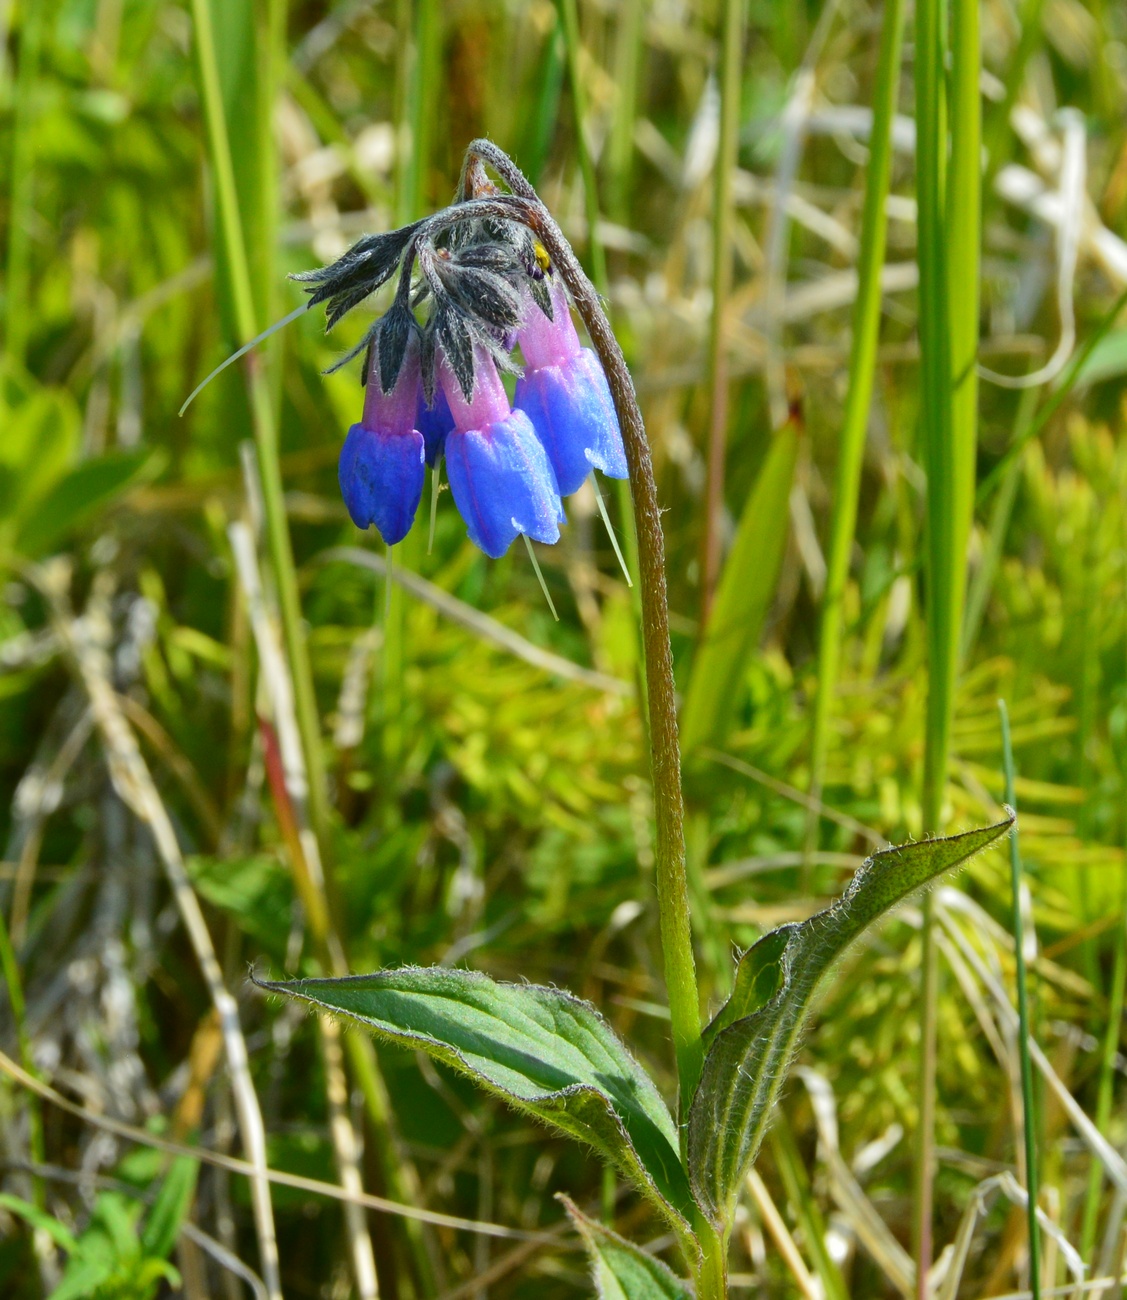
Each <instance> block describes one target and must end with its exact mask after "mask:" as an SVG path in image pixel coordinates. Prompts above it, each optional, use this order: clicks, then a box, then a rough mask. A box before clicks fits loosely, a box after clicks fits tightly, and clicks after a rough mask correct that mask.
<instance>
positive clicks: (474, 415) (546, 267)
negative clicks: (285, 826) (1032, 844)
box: [262, 140, 1013, 1300]
mask: <svg viewBox="0 0 1127 1300" xmlns="http://www.w3.org/2000/svg"><path fill="white" fill-rule="evenodd" d="M486 165H488V166H489V167H490V168H491V169H492V171H493V172H494V173H495V174H496V176H498V177H499V178H500V180H501V181H502V182H503V183H504V186H505V187H506V188H505V189H502V188H501V187H499V186H497V185H496V184H495V183H494V182H492V181H491V180H490V179H489V177H488V175H487V173H486V170H485V167H486ZM396 276H398V281H397V286H396V292H395V295H394V299H393V301H392V304H391V306H390V307H389V309H388V310H387V311H386V312H385V313H384V314H383V316H381V317H380V318H379V319H378V320H377V321H375V322H374V324H373V325H372V326H371V328H370V329H369V330H368V331H367V332H366V334H365V335H364V337H363V339H362V340H361V342H360V343H359V344H358V346H357V347H356V348H355V349H353V351H352V353H350V354H349V357H346V358H344V361H347V360H349V359H350V358H352V357H358V356H362V357H363V378H364V387H365V400H364V407H363V412H362V415H361V419H360V422H359V423H358V424H356V425H354V426H353V427H352V429H351V430H350V431H349V433H348V435H347V438H346V439H345V443H344V449H343V452H342V455H341V461H340V481H341V490H342V493H343V495H344V499H345V502H346V504H347V506H348V510H349V513H350V514H351V516H352V518H353V520H354V521H355V522H356V523H357V524H358V525H359V526H361V527H367V526H369V525H371V524H374V525H375V526H376V528H377V529H378V530H379V532H380V534H381V535H382V537H383V539H384V541H385V542H386V543H388V544H389V545H392V544H394V543H395V542H396V541H398V540H399V539H400V538H402V537H403V536H404V535H405V534H406V532H407V531H408V530H409V529H410V527H411V524H412V521H413V519H414V517H415V514H416V512H417V509H418V506H419V502H420V500H421V496H422V491H423V484H424V476H425V469H426V466H427V465H430V466H432V467H434V468H435V469H437V467H438V465H439V463H440V462H441V460H442V459H444V460H445V463H446V466H447V472H448V476H449V481H450V487H451V492H452V495H453V497H454V502H455V504H456V506H457V507H458V509H459V511H460V513H461V514H462V517H463V519H464V520H465V522H466V527H467V531H468V533H469V536H470V538H471V539H472V540H473V541H474V542H475V543H476V544H477V545H478V546H480V547H481V549H482V550H483V551H485V552H486V553H487V554H489V555H491V556H500V555H501V554H503V553H504V552H505V550H506V549H507V548H508V546H509V545H510V544H511V543H512V541H513V540H514V539H515V538H516V537H517V536H518V535H523V536H524V537H525V538H526V540H527V539H529V538H531V539H534V540H537V541H540V542H545V543H551V542H554V541H556V540H557V538H558V536H559V527H560V525H561V523H563V522H564V513H563V508H562V504H561V501H562V498H563V497H566V496H568V495H569V494H570V493H572V492H574V491H576V490H577V488H578V487H580V486H581V484H582V483H583V481H584V479H585V478H586V477H587V476H588V475H589V474H590V473H591V471H592V470H594V469H598V470H600V471H602V472H603V473H605V474H608V475H611V476H616V477H625V476H628V477H629V480H630V488H631V495H632V499H633V504H634V510H635V516H636V522H637V534H638V562H639V577H640V593H639V595H640V605H641V624H642V625H641V640H642V646H643V651H644V658H645V664H644V669H645V671H644V680H645V689H646V699H645V708H646V711H647V715H648V722H649V726H648V729H647V738H648V742H649V747H650V755H649V757H650V772H651V778H652V787H653V799H654V815H655V825H656V836H655V866H656V880H655V884H656V894H657V906H658V916H659V932H660V939H661V947H662V957H663V962H664V970H665V979H666V988H667V993H668V998H669V1012H670V1025H671V1037H672V1046H673V1050H674V1054H675V1057H676V1064H677V1074H678V1085H679V1086H678V1096H677V1097H676V1098H674V1099H667V1098H665V1097H663V1096H662V1095H661V1093H660V1091H659V1089H658V1087H657V1085H656V1084H655V1082H654V1081H653V1080H652V1079H651V1078H650V1077H649V1075H648V1074H647V1073H646V1071H645V1069H644V1068H643V1066H642V1065H641V1064H640V1063H639V1062H638V1061H637V1060H636V1059H635V1057H634V1056H633V1055H632V1054H631V1052H630V1050H629V1048H628V1047H627V1045H626V1044H625V1043H623V1042H622V1041H621V1039H620V1038H619V1037H618V1036H617V1034H616V1033H615V1032H614V1030H613V1029H612V1028H611V1026H610V1025H609V1024H608V1023H607V1021H606V1020H604V1018H603V1017H602V1016H601V1015H600V1013H599V1011H598V1009H597V1008H596V1007H594V1006H592V1005H591V1004H590V1003H587V1002H584V1001H581V1000H579V999H577V998H575V997H573V996H572V995H571V994H569V993H567V992H565V991H563V990H561V989H556V988H539V987H535V986H532V985H526V984H505V983H500V982H497V981H494V980H492V979H491V978H489V977H488V976H487V975H485V974H482V973H480V972H477V971H469V970H458V969H450V968H445V967H440V968H439V967H436V968H420V967H407V968H403V969H397V970H385V971H379V972H376V973H374V974H367V975H354V976H348V977H345V978H334V979H297V980H289V981H284V982H274V981H262V985H263V987H265V988H267V989H269V990H271V991H273V992H276V993H279V994H284V995H286V996H290V997H295V998H300V999H303V1000H305V1001H306V1002H308V1003H310V1004H312V1005H313V1006H314V1007H316V1008H318V1009H319V1010H322V1011H328V1012H330V1013H334V1014H337V1015H343V1016H347V1017H349V1018H350V1019H352V1020H355V1021H357V1022H359V1023H361V1024H363V1025H365V1026H367V1028H368V1029H369V1030H370V1031H371V1032H372V1033H373V1034H374V1035H375V1036H376V1037H377V1038H379V1039H381V1040H382V1041H384V1042H388V1043H393V1044H398V1045H401V1046H404V1047H407V1048H410V1049H412V1050H417V1051H423V1052H425V1053H427V1054H428V1055H429V1056H431V1057H433V1058H434V1059H436V1060H439V1061H442V1062H444V1063H445V1064H447V1065H448V1066H450V1067H451V1068H453V1069H455V1070H458V1071H460V1072H462V1073H463V1074H465V1075H467V1076H468V1077H469V1078H470V1079H472V1080H473V1081H474V1082H475V1083H477V1084H478V1085H479V1086H480V1087H482V1088H483V1089H484V1090H486V1091H487V1092H490V1093H492V1094H493V1095H495V1096H497V1097H500V1098H501V1099H503V1100H504V1101H505V1102H507V1103H508V1104H509V1105H511V1106H513V1107H514V1108H516V1109H517V1110H519V1111H522V1112H524V1113H525V1114H528V1115H530V1116H532V1117H534V1118H535V1119H537V1120H539V1121H541V1122H542V1123H544V1124H545V1125H546V1126H548V1127H549V1128H551V1129H554V1130H556V1131H558V1132H562V1133H564V1134H566V1135H568V1136H570V1137H572V1138H575V1139H577V1140H578V1141H580V1142H583V1143H585V1144H586V1145H588V1146H589V1147H591V1148H593V1149H594V1150H595V1152H596V1153H597V1154H598V1155H599V1157H600V1158H601V1159H603V1160H604V1161H605V1162H606V1163H607V1164H609V1165H610V1166H612V1167H613V1168H614V1169H615V1170H617V1171H618V1173H619V1174H620V1175H621V1176H622V1177H623V1178H625V1179H626V1180H628V1181H629V1182H630V1183H631V1184H632V1185H633V1187H634V1188H635V1189H636V1191H637V1193H638V1194H639V1195H640V1196H642V1197H643V1198H645V1199H646V1200H647V1201H648V1202H649V1203H650V1204H651V1205H652V1207H653V1208H654V1209H655V1210H656V1211H657V1213H658V1214H659V1215H660V1216H661V1217H662V1218H663V1219H664V1220H665V1222H666V1223H668V1225H669V1226H670V1228H671V1229H672V1231H673V1234H674V1237H675V1240H676V1242H677V1246H678V1248H679V1258H678V1259H677V1260H676V1261H674V1263H675V1265H676V1268H677V1270H678V1271H676V1272H674V1271H673V1270H671V1269H669V1268H667V1267H666V1266H665V1265H664V1264H662V1263H660V1262H659V1261H657V1260H656V1259H655V1258H654V1257H653V1256H652V1255H650V1254H648V1253H646V1252H645V1251H643V1250H642V1249H641V1248H640V1247H638V1246H635V1245H633V1244H631V1243H630V1242H628V1241H625V1240H624V1239H623V1238H621V1237H619V1236H617V1235H616V1234H615V1233H614V1232H612V1231H611V1230H610V1229H609V1228H607V1227H605V1226H602V1225H599V1224H597V1223H594V1222H592V1221H591V1220H589V1219H587V1218H586V1217H585V1216H584V1215H583V1214H582V1212H581V1211H580V1210H579V1209H578V1208H577V1207H576V1206H574V1205H573V1204H572V1203H571V1202H570V1201H566V1199H565V1204H566V1207H567V1210H568V1213H569V1214H570V1215H571V1216H572V1219H573V1221H574V1222H575V1225H576V1227H577V1229H578V1230H579V1232H580V1234H581V1235H582V1237H583V1240H584V1242H585V1244H586V1246H587V1247H588V1250H589V1252H590V1254H591V1258H592V1264H593V1270H594V1276H595V1279H596V1284H597V1287H598V1290H599V1292H600V1294H601V1295H604V1296H615V1297H619V1296H624V1297H626V1300H651V1298H655V1297H684V1296H688V1295H690V1294H692V1293H695V1294H696V1296H697V1297H698V1298H699V1300H719V1297H723V1296H725V1295H726V1294H727V1265H726V1259H727V1244H728V1237H729V1234H730V1232H731V1228H732V1225H733V1222H734V1218H735V1211H736V1206H737V1203H738V1200H739V1197H740V1194H741V1191H742V1189H743V1186H744V1183H745V1180H746V1177H747V1175H748V1173H749V1171H750V1170H751V1167H752V1165H753V1164H754V1162H755V1159H756V1156H757V1154H758V1151H759V1148H760V1145H761V1144H762V1141H763V1138H764V1136H765V1133H766V1131H767V1128H768V1125H769V1124H770V1120H771V1114H772V1110H773V1107H774V1105H775V1102H776V1100H777V1098H778V1096H779V1092H780V1089H781V1088H782V1086H783V1083H784V1080H785V1078H786V1074H787V1070H788V1068H789V1066H790V1063H791V1061H792V1060H793V1057H794V1055H795V1053H796V1051H797V1048H798V1045H799V1042H800V1039H801V1035H802V1033H803V1029H804V1027H805V1025H806V1023H807V1021H808V1019H809V1016H810V1012H811V1009H812V1007H813V1005H814V1002H815V999H816V997H817V995H818V992H819V990H820V988H821V987H822V986H823V984H824V982H825V981H826V978H827V976H828V974H829V972H830V971H831V970H832V968H833V966H834V965H835V963H836V962H837V960H838V959H839V958H840V956H841V955H842V953H843V952H844V950H845V949H846V947H847V946H848V945H849V944H850V943H852V942H853V940H854V939H856V938H857V937H858V936H859V935H860V934H861V932H862V931H863V930H864V929H865V928H866V927H867V926H869V925H870V924H871V923H873V922H874V921H876V920H877V919H878V918H879V917H881V916H882V915H884V914H885V913H886V912H888V911H889V910H890V909H891V908H893V907H895V906H896V905H897V904H898V903H900V902H902V901H903V900H904V899H905V898H906V897H907V896H908V895H910V894H912V893H913V892H915V891H917V890H919V889H921V888H923V887H925V886H927V885H928V884H930V883H931V882H933V881H934V880H936V879H937V878H938V877H939V876H940V875H941V874H942V873H943V872H946V871H948V870H950V869H951V868H953V867H956V866H958V865H959V864H961V863H963V862H965V861H966V860H967V859H968V858H970V857H971V856H972V855H974V854H975V853H977V852H979V851H980V850H982V849H984V848H985V847H987V846H988V845H990V844H992V843H994V842H995V841H996V840H998V839H999V838H1001V837H1002V836H1003V835H1005V834H1006V832H1007V831H1008V830H1009V828H1010V827H1011V825H1012V822H1013V818H1012V815H1011V816H1008V817H1007V819H1006V820H1004V821H1002V822H1000V823H998V824H996V825H993V826H988V827H985V828H982V829H979V830H974V831H970V832H968V833H966V834H963V835H957V836H953V837H950V838H947V839H936V840H928V841H923V842H920V843H915V844H909V845H905V846H903V847H900V848H890V849H887V850H885V851H884V852H881V853H878V854H876V855H875V856H874V857H872V858H871V859H869V860H868V861H867V862H866V863H865V865H864V866H863V867H862V868H861V869H860V870H859V871H858V872H857V874H856V875H855V876H854V878H853V880H852V882H851V883H850V885H849V887H848V889H847V890H846V892H845V894H844V896H843V897H842V898H841V899H840V901H839V902H837V903H836V904H835V905H834V906H832V907H831V908H829V909H828V910H827V911H825V912H822V913H819V914H818V915H817V916H814V917H811V918H810V919H809V920H807V921H804V922H802V923H801V924H791V925H784V926H782V927H781V928H779V929H777V930H774V931H772V932H770V933H768V934H766V935H764V937H763V938H761V939H760V940H759V941H758V942H757V943H756V944H754V945H753V946H752V947H751V948H750V949H749V950H748V951H747V952H745V953H743V954H742V956H741V957H740V958H739V960H738V962H737V965H736V971H735V975H734V979H733V992H732V994H731V996H730V997H729V998H728V1000H727V1002H726V1003H725V1004H724V1005H723V1006H722V1007H721V1008H720V1009H719V1010H718V1011H717V1012H716V1014H715V1015H713V1016H712V1018H711V1019H710V1020H707V1021H706V1020H705V1019H703V1018H702V1014H701V1013H702V1008H701V1004H700V999H699V996H698V990H697V981H696V972H695V964H694V956H693V946H692V932H691V921H690V915H689V902H688V889H687V883H686V872H685V841H684V828H683V800H682V791H681V776H680V752H679V744H678V734H677V715H676V697H675V692H674V681H673V666H672V655H671V650H670V641H669V615H668V608H667V603H666V587H665V571H664V563H665V562H664V544H663V539H662V532H661V522H660V514H659V509H658V503H657V493H656V487H655V483H654V476H653V469H652V464H651V459H650V452H649V447H648V444H647V441H646V435H645V428H644V425H643V423H642V417H641V413H640V411H639V408H638V404H637V401H636V399H635V395H634V390H633V385H632V383H631V379H630V374H629V371H628V369H627V367H626V364H625V361H624V358H623V355H622V351H621V349H620V348H619V345H618V343H617V341H616V339H615V337H614V333H613V331H612V329H611V326H610V322H609V321H608V319H607V316H606V314H605V313H604V310H603V307H602V305H601V303H600V301H599V298H598V295H597V294H596V293H595V291H594V289H593V287H592V285H591V283H590V281H589V280H588V279H587V277H586V275H585V274H584V272H583V270H582V268H581V266H580V264H579V262H578V260H577V259H576V257H575V255H574V253H573V252H572V250H571V248H570V246H569V244H568V242H567V240H566V239H565V238H564V236H563V234H562V233H561V231H560V229H559V227H558V226H557V224H556V223H555V221H554V220H553V218H552V216H551V214H550V213H549V212H548V210H547V208H546V207H545V206H544V204H543V203H542V202H541V200H540V199H539V197H538V196H537V194H536V193H535V191H534V190H533V188H532V187H531V186H530V185H529V183H528V182H527V180H526V179H525V177H524V176H523V175H522V174H521V173H520V171H519V170H518V169H517V168H516V167H515V166H514V165H513V163H512V162H511V161H510V160H509V158H508V157H506V155H505V154H503V153H502V152H501V151H500V150H498V149H497V148H496V147H495V146H494V145H492V144H490V143H489V142H488V141H482V140H479V141H476V142H475V143H473V144H472V145H471V146H470V148H469V150H468V152H467V156H466V163H465V166H464V168H463V173H462V179H461V183H460V185H459V187H458V192H457V195H456V198H455V202H454V203H453V204H452V205H451V206H450V207H448V208H445V209H443V211H441V212H438V213H436V214H434V215H433V216H430V217H427V218H424V219H423V220H421V221H418V222H415V223H413V224H412V225H409V226H405V227H404V228H403V229H401V230H396V231H392V232H390V233H387V234H382V235H375V236H369V237H366V238H364V239H361V240H360V241H359V243H357V244H356V245H355V246H354V247H353V248H351V249H350V250H349V251H348V252H347V253H345V254H344V256H343V257H341V258H340V259H339V260H338V261H337V262H335V263H334V264H333V265H331V266H329V267H326V268H324V269H321V270H316V271H312V272H310V273H308V274H306V275H303V276H301V277H299V278H300V279H301V280H302V282H303V283H304V285H305V287H306V288H307V289H308V290H309V293H310V298H309V303H308V304H306V306H305V307H303V308H302V309H301V310H305V309H307V308H308V307H309V306H312V305H317V304H322V303H323V304H325V306H326V311H327V319H328V325H329V326H330V327H331V326H332V325H333V324H335V323H336V321H338V320H339V319H340V317H341V316H343V315H344V314H345V313H346V312H348V311H349V310H351V309H352V308H353V307H355V306H357V305H359V304H360V303H361V302H363V301H364V300H365V299H366V298H368V297H369V296H370V295H371V294H372V293H374V292H375V291H376V290H377V289H379V288H380V287H381V286H383V285H384V284H387V283H388V282H389V281H391V280H392V279H393V278H395V277H396ZM572 305H574V307H575V309H576V311H577V312H578V314H579V316H580V318H581V319H582V322H583V324H584V326H585V327H586V330H587V333H588V335H589V337H590V339H591V343H592V347H593V350H588V349H585V348H583V347H582V346H581V344H580V342H579V336H578V333H577V332H576V329H575V326H574V323H573V321H572V318H571V314H570V309H571V306H572ZM294 314H295V315H296V313H294ZM518 348H519V351H520V353H521V355H522V357H523V362H524V366H523V369H522V368H521V367H520V366H519V365H518V364H517V363H516V361H515V360H514V352H515V350H516V349H518ZM342 364H343V362H342ZM507 371H510V372H511V371H515V372H516V373H518V375H519V378H518V380H517V383H516V389H515V400H514V402H513V403H512V404H510V402H509V399H508V396H507V393H506V389H505V386H504V383H503V381H502V378H501V376H502V375H503V374H504V373H505V372H507ZM670 1102H672V1104H670Z"/></svg>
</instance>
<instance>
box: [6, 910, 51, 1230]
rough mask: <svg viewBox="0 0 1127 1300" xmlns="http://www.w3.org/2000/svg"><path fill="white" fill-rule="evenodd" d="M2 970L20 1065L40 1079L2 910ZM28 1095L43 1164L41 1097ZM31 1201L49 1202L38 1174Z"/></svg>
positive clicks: (34, 1147) (33, 1146)
mask: <svg viewBox="0 0 1127 1300" xmlns="http://www.w3.org/2000/svg"><path fill="white" fill-rule="evenodd" d="M0 971H3V974H4V983H5V985H6V986H7V989H8V1003H9V1005H10V1006H11V1008H12V1021H13V1023H14V1024H15V1027H16V1042H17V1044H18V1045H19V1049H20V1064H21V1065H22V1066H23V1068H24V1069H25V1070H26V1071H27V1072H28V1074H31V1075H35V1076H36V1077H37V1078H38V1071H37V1070H36V1068H35V1061H34V1059H33V1058H32V1055H31V1039H30V1038H29V1037H28V1034H27V1004H26V1003H25V1001H24V996H23V981H22V980H21V979H20V968H19V962H18V961H17V960H16V950H15V949H14V948H13V947H12V936H11V935H10V934H9V933H8V922H7V918H6V917H5V916H4V915H3V914H2V913H0ZM25 1096H26V1098H27V1146H28V1153H29V1154H30V1156H31V1161H32V1164H34V1165H36V1166H42V1165H43V1163H44V1162H45V1160H46V1156H45V1155H44V1147H43V1112H42V1108H41V1107H40V1105H39V1098H38V1097H37V1096H36V1094H35V1093H33V1092H28V1093H26V1094H25ZM31 1188H32V1200H33V1201H34V1202H35V1204H36V1205H37V1206H38V1207H39V1208H40V1209H43V1208H44V1207H45V1206H46V1204H47V1192H46V1187H45V1186H44V1183H43V1179H42V1178H40V1177H39V1176H38V1175H37V1174H33V1175H32V1179H31Z"/></svg>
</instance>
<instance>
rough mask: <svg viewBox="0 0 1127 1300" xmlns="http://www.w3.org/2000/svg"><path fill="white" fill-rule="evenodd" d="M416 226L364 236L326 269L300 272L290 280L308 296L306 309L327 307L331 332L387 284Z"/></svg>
mask: <svg viewBox="0 0 1127 1300" xmlns="http://www.w3.org/2000/svg"><path fill="white" fill-rule="evenodd" d="M419 224H420V223H419V222H415V223H414V224H412V225H409V226H403V227H402V228H401V229H400V230H389V231H387V232H385V233H384V234H380V235H365V236H364V237H363V238H362V239H359V240H357V241H356V243H355V244H353V245H352V247H351V248H350V249H348V251H347V252H345V253H342V254H341V256H340V257H338V258H337V260H336V261H335V262H333V263H331V264H330V265H329V266H321V267H317V268H316V269H315V270H312V271H302V272H299V273H298V274H296V275H292V276H291V277H290V279H292V280H296V281H297V282H298V283H299V284H301V285H302V286H303V287H304V288H305V291H306V293H308V294H309V305H310V307H315V306H316V305H317V304H318V303H322V302H323V303H327V304H328V306H327V309H326V317H325V328H326V329H327V330H331V329H332V328H333V326H334V325H335V324H336V323H337V321H338V320H340V318H341V317H342V316H343V315H344V314H345V313H346V312H349V311H351V310H352V308H353V307H355V306H357V304H359V303H361V302H363V301H364V299H365V298H367V297H368V296H369V295H370V294H373V293H375V291H376V290H377V289H378V288H380V286H381V285H384V284H386V283H387V281H388V280H390V279H391V277H392V276H393V275H394V274H395V272H396V269H397V268H398V266H399V260H400V258H401V257H402V256H403V252H404V250H405V249H406V247H407V245H408V243H409V242H410V240H411V236H412V235H413V234H414V233H415V231H416V230H417V229H418V227H419Z"/></svg>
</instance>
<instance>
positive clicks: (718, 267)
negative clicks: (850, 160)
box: [701, 0, 744, 623]
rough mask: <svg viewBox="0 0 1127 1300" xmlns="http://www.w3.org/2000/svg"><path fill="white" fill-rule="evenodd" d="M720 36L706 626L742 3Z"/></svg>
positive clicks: (717, 487)
mask: <svg viewBox="0 0 1127 1300" xmlns="http://www.w3.org/2000/svg"><path fill="white" fill-rule="evenodd" d="M722 13H723V16H722V19H721V28H722V30H721V37H720V141H719V146H718V148H717V152H716V164H715V167H714V169H713V186H712V319H711V321H710V323H709V331H708V392H709V430H708V470H707V484H706V487H705V512H704V539H703V554H702V557H701V558H702V563H701V605H702V623H705V622H707V620H708V614H709V610H710V608H711V605H712V597H713V594H714V593H715V591H716V582H717V578H718V576H719V573H720V519H721V516H722V514H723V509H724V463H725V452H726V450H727V440H728V439H727V434H728V350H727V346H726V344H725V339H724V323H725V310H726V307H727V303H728V294H729V291H730V289H731V282H732V173H733V172H734V171H735V167H736V162H737V157H738V146H739V126H740V72H741V68H742V64H743V35H744V6H743V0H724V3H723V11H722Z"/></svg>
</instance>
